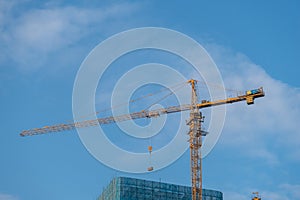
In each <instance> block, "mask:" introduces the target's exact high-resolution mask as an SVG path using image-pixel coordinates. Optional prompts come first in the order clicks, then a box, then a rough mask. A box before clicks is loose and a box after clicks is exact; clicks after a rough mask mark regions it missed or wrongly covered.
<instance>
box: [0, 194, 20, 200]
mask: <svg viewBox="0 0 300 200" xmlns="http://www.w3.org/2000/svg"><path fill="white" fill-rule="evenodd" d="M18 199H19V198H17V197H16V196H13V195H10V194H3V193H0V200H18Z"/></svg>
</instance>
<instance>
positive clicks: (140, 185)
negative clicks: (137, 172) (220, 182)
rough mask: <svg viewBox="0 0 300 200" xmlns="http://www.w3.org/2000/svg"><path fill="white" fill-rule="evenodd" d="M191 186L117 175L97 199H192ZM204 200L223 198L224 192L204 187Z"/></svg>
mask: <svg viewBox="0 0 300 200" xmlns="http://www.w3.org/2000/svg"><path fill="white" fill-rule="evenodd" d="M191 199H192V197H191V187H188V186H182V185H175V184H169V183H162V182H157V181H148V180H142V179H135V178H128V177H117V178H114V179H113V180H112V181H111V182H110V183H109V185H108V186H107V187H106V188H105V189H104V191H103V192H102V194H101V195H100V196H99V197H98V199H97V200H191ZM203 200H223V194H222V192H219V191H216V190H208V189H203Z"/></svg>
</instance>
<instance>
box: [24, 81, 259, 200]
mask: <svg viewBox="0 0 300 200" xmlns="http://www.w3.org/2000/svg"><path fill="white" fill-rule="evenodd" d="M188 83H189V84H190V85H191V87H192V95H191V104H184V105H178V106H171V107H167V108H160V109H156V110H142V111H140V112H134V113H131V114H124V115H119V116H111V117H105V118H98V119H94V120H85V121H81V122H75V123H68V124H57V125H52V126H44V127H42V128H34V129H29V130H24V131H22V132H21V133H20V136H32V135H40V134H46V133H53V132H61V131H67V130H73V129H75V128H84V127H89V126H98V125H101V124H110V123H115V122H122V121H127V120H133V119H140V118H153V117H159V116H160V115H164V114H171V113H176V112H182V111H188V110H189V111H190V118H189V120H188V122H187V125H188V126H189V132H188V134H189V140H188V141H189V145H190V162H191V163H190V164H191V182H192V200H202V196H203V195H202V157H201V147H202V137H203V136H206V134H207V132H205V131H203V130H202V129H201V123H202V122H203V119H204V117H203V116H202V113H201V112H200V109H202V108H208V107H213V106H218V105H224V104H231V103H235V102H240V101H246V103H247V104H248V105H251V104H254V100H255V99H256V98H259V97H264V96H265V94H264V91H263V88H262V87H260V88H258V89H254V90H248V91H246V92H245V94H242V95H237V96H235V97H230V98H226V99H221V100H217V101H206V100H204V101H202V102H201V103H199V102H198V96H197V89H196V84H197V80H194V79H191V80H189V81H188Z"/></svg>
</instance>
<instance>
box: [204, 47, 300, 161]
mask: <svg viewBox="0 0 300 200" xmlns="http://www.w3.org/2000/svg"><path fill="white" fill-rule="evenodd" d="M207 48H208V50H209V52H210V54H211V55H212V57H213V59H214V60H215V61H216V63H217V65H218V67H219V68H220V70H221V72H222V75H223V78H224V82H225V85H226V87H227V88H233V89H239V90H241V89H245V90H246V89H255V88H258V87H260V86H263V87H264V90H265V92H266V96H265V97H264V98H262V99H257V100H256V102H255V105H254V106H251V107H248V106H246V103H239V104H235V105H234V106H231V105H229V106H228V109H227V118H226V123H225V129H224V131H223V132H224V133H223V134H226V136H224V137H222V141H221V142H222V143H223V144H224V145H228V147H229V146H230V147H232V148H237V149H239V150H238V152H241V153H243V154H244V155H248V156H251V157H254V158H255V157H256V158H261V159H263V160H264V161H266V162H268V163H269V164H276V163H278V161H279V158H278V156H280V155H281V154H282V152H280V150H279V148H281V147H284V149H285V151H288V153H292V152H299V148H298V146H299V141H300V135H299V134H298V132H299V129H300V124H299V123H296V121H295V119H299V118H300V104H299V101H300V90H299V89H298V88H293V87H292V86H289V85H287V84H285V83H283V82H281V81H280V80H276V79H274V78H272V77H271V76H270V75H268V74H267V73H266V72H265V71H264V70H263V68H262V67H260V66H258V65H256V64H254V63H253V62H251V60H250V59H249V58H247V57H246V56H245V55H243V54H241V53H236V52H232V51H231V50H228V49H226V48H224V47H222V46H219V45H215V44H214V45H207ZM285 153H287V152H285ZM281 157H282V156H281Z"/></svg>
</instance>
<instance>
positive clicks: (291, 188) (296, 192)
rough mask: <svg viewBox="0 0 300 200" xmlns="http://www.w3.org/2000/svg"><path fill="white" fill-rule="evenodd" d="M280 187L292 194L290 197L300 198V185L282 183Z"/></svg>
mask: <svg viewBox="0 0 300 200" xmlns="http://www.w3.org/2000/svg"><path fill="white" fill-rule="evenodd" d="M279 188H280V189H282V190H283V191H285V192H286V193H287V194H289V195H290V199H300V185H292V184H287V183H286V184H282V185H280V186H279Z"/></svg>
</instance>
